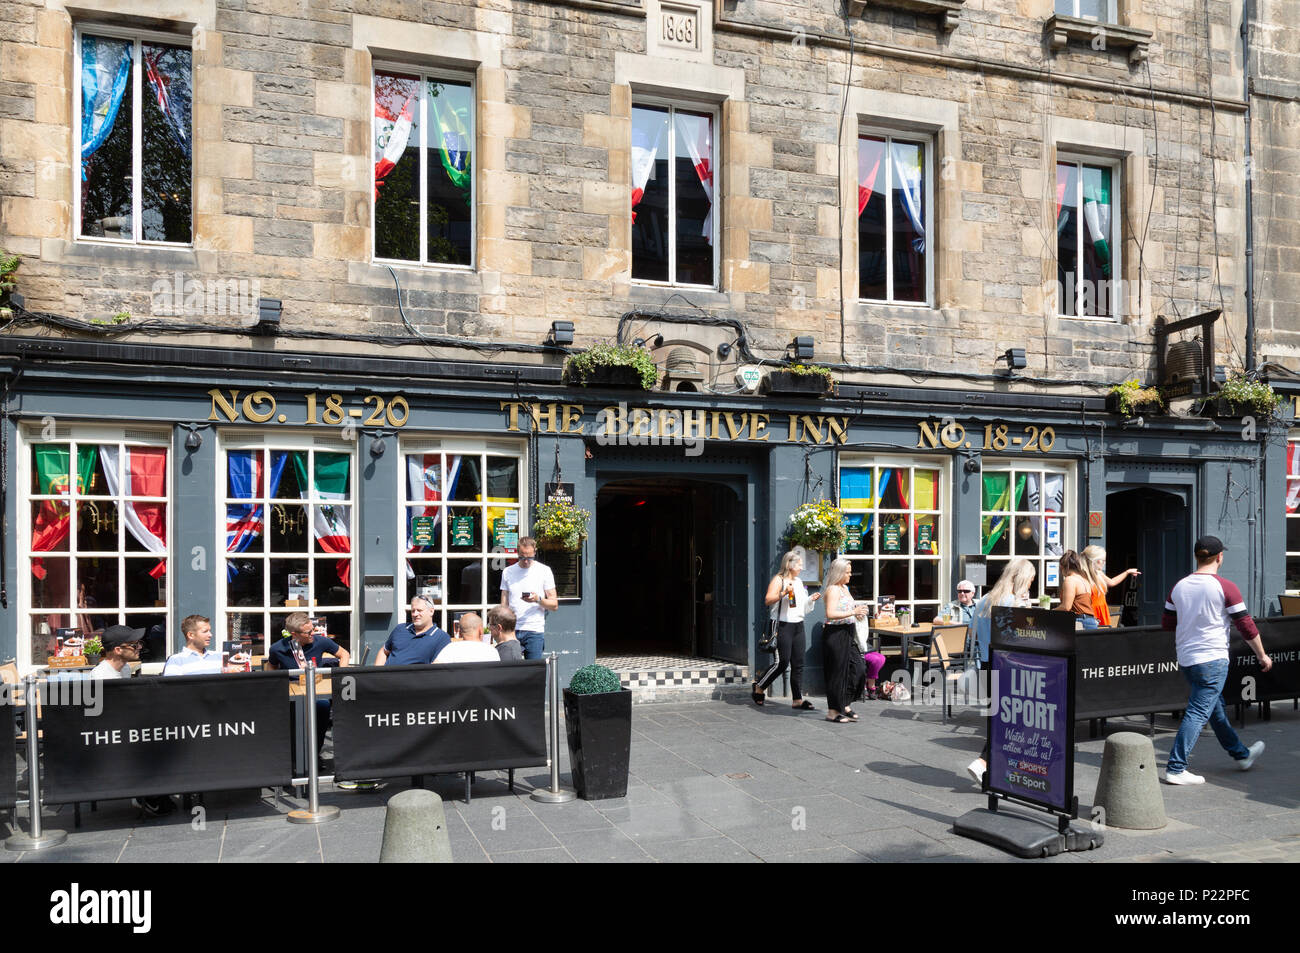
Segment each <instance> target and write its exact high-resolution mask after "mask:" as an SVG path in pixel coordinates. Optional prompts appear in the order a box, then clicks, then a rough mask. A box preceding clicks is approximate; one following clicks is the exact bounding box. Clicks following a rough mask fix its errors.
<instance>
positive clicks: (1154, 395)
mask: <svg viewBox="0 0 1300 953" xmlns="http://www.w3.org/2000/svg"><path fill="white" fill-rule="evenodd" d="M1164 407H1165V398H1164V395H1163V394H1161V393H1160V391H1159V389H1157V388H1155V387H1143V386H1142V385H1141V384H1139V383H1138V382H1137V379H1136V378H1134V379H1133V380H1127V381H1125V382H1124V383H1122V384H1116V385H1115V386H1114V387H1112V388H1111V389H1110V393H1109V394H1107V395H1106V408H1107V409H1108V410H1111V411H1113V412H1115V413H1120V414H1123V415H1124V416H1125V417H1136V416H1137V415H1138V414H1140V413H1143V412H1146V413H1158V412H1160V411H1161V410H1164Z"/></svg>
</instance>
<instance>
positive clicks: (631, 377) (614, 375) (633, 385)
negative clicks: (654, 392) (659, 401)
mask: <svg viewBox="0 0 1300 953" xmlns="http://www.w3.org/2000/svg"><path fill="white" fill-rule="evenodd" d="M583 386H584V387H612V388H615V389H623V390H645V384H643V383H642V382H641V372H640V371H639V370H637V369H636V368H635V367H632V366H631V365H630V364H608V365H604V366H601V367H593V368H592V369H591V373H590V374H588V375H587V379H586V380H585V381H583Z"/></svg>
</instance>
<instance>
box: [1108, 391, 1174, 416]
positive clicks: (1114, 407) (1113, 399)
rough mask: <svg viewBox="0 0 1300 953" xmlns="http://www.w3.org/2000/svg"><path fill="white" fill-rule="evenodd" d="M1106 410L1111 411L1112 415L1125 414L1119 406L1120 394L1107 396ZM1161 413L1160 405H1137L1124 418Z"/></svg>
mask: <svg viewBox="0 0 1300 953" xmlns="http://www.w3.org/2000/svg"><path fill="white" fill-rule="evenodd" d="M1106 409H1107V410H1109V411H1110V412H1111V413H1112V414H1124V411H1123V410H1121V409H1120V406H1119V394H1113V393H1112V394H1107V395H1106ZM1160 411H1161V405H1160V404H1154V403H1145V404H1138V405H1136V406H1135V407H1134V408H1133V410H1132V411H1130V412H1129V413H1127V414H1124V416H1125V417H1136V416H1138V415H1139V414H1158V413H1160Z"/></svg>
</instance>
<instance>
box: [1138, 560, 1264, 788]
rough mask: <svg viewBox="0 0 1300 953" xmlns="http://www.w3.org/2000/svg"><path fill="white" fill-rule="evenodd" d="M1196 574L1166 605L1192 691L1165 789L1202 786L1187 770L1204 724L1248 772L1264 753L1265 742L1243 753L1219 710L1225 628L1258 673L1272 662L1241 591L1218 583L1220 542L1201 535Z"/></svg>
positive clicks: (1169, 625) (1222, 581) (1166, 619)
mask: <svg viewBox="0 0 1300 953" xmlns="http://www.w3.org/2000/svg"><path fill="white" fill-rule="evenodd" d="M1195 551H1196V572H1194V573H1192V574H1191V575H1190V576H1186V577H1185V578H1183V579H1181V580H1179V582H1178V584H1177V585H1176V586H1174V588H1173V590H1172V591H1170V593H1169V598H1168V599H1167V600H1166V601H1165V614H1164V619H1163V623H1162V624H1163V626H1164V628H1165V629H1172V630H1174V632H1175V636H1174V640H1175V643H1176V644H1177V646H1178V668H1179V669H1180V670H1181V671H1182V673H1183V677H1184V678H1186V679H1187V684H1188V685H1189V686H1190V687H1191V692H1190V694H1189V695H1188V697H1187V709H1186V711H1184V712H1183V722H1182V724H1181V725H1179V726H1178V735H1177V737H1176V738H1174V746H1173V748H1171V749H1170V751H1169V762H1168V764H1167V765H1166V766H1165V782H1166V783H1168V784H1204V783H1205V778H1203V777H1201V776H1200V775H1199V774H1192V772H1190V771H1188V770H1187V759H1188V758H1190V757H1191V754H1192V747H1193V746H1194V745H1195V744H1196V739H1197V738H1198V737H1199V736H1200V734H1201V729H1202V728H1204V727H1205V723H1206V722H1207V721H1208V722H1209V723H1210V727H1211V728H1213V729H1214V734H1215V737H1217V738H1218V739H1219V744H1221V745H1223V749H1224V750H1225V751H1227V752H1228V754H1229V755H1231V756H1232V758H1233V760H1234V761H1236V762H1237V767H1238V768H1239V769H1240V770H1242V771H1249V770H1250V768H1251V766H1252V765H1253V764H1254V763H1255V759H1257V758H1258V757H1259V756H1260V754H1262V753H1263V751H1264V742H1262V741H1256V742H1255V743H1254V744H1253V745H1251V746H1250V747H1249V748H1247V747H1246V746H1245V745H1243V744H1242V743H1241V739H1240V738H1238V737H1237V733H1236V732H1235V731H1234V730H1233V728H1232V723H1231V722H1230V721H1228V716H1227V714H1226V713H1225V712H1224V710H1223V683H1224V682H1225V681H1227V678H1228V623H1229V622H1232V623H1235V624H1236V626H1237V631H1238V632H1240V633H1241V637H1242V638H1243V639H1245V640H1246V644H1247V645H1249V646H1250V647H1251V650H1252V651H1253V652H1254V653H1255V656H1256V657H1257V658H1258V659H1259V669H1260V671H1261V672H1267V671H1268V670H1269V669H1271V668H1272V667H1273V660H1272V659H1271V658H1269V657H1268V656H1267V655H1266V654H1265V653H1264V645H1263V642H1262V640H1261V639H1260V637H1259V629H1257V628H1256V627H1255V620H1254V619H1252V618H1251V617H1250V613H1249V612H1247V611H1246V603H1245V601H1244V600H1243V599H1242V598H1241V590H1239V589H1238V588H1237V587H1236V586H1235V585H1234V584H1232V583H1231V582H1229V581H1228V580H1226V579H1223V578H1220V576H1219V567H1220V566H1221V565H1223V541H1222V540H1220V539H1219V538H1218V537H1217V536H1202V537H1201V538H1200V539H1198V540H1197V541H1196V548H1195Z"/></svg>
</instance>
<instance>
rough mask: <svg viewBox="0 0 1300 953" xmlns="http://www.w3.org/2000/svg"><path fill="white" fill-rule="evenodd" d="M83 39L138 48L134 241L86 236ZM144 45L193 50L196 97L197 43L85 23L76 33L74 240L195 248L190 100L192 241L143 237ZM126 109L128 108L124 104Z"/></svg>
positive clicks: (133, 116)
mask: <svg viewBox="0 0 1300 953" xmlns="http://www.w3.org/2000/svg"><path fill="white" fill-rule="evenodd" d="M83 36H103V37H108V38H110V39H116V40H131V41H132V42H134V44H135V48H134V50H132V53H131V179H132V187H131V236H132V237H131V238H121V237H109V236H107V235H83V234H81V49H82V43H81V40H82V37H83ZM142 43H165V44H167V45H169V46H188V47H189V49H190V94H191V97H192V96H193V94H194V46H193V41H192V40H191V39H190V38H189V37H186V36H182V35H180V34H176V33H161V32H158V31H156V30H155V31H150V30H124V29H122V28H121V27H109V26H98V25H95V24H85V25H81V26H78V27H77V28H76V29H75V30H74V31H73V39H72V46H73V50H72V137H71V138H72V240H73V241H76V242H96V243H103V244H109V245H156V246H159V247H162V248H193V247H194V195H195V191H196V190H195V188H194V153H195V152H196V151H197V145H196V143H195V142H194V123H193V117H194V102H193V99H191V101H190V240H189V241H188V242H163V241H148V240H146V239H144V238H142V237H141V235H142V233H143V230H144V222H143V220H142V218H141V206H142V202H141V198H140V195H141V188H142V187H143V184H144V183H143V179H144V174H143V162H144V159H143V156H144V138H143V137H144V120H143V114H142V108H141V107H142V104H143V99H142V95H143V90H142V89H141V84H142V83H143V82H144V71H143V68H142V59H143V57H142V55H141V44H142ZM123 105H124V106H125V105H126V104H125V103H123Z"/></svg>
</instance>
